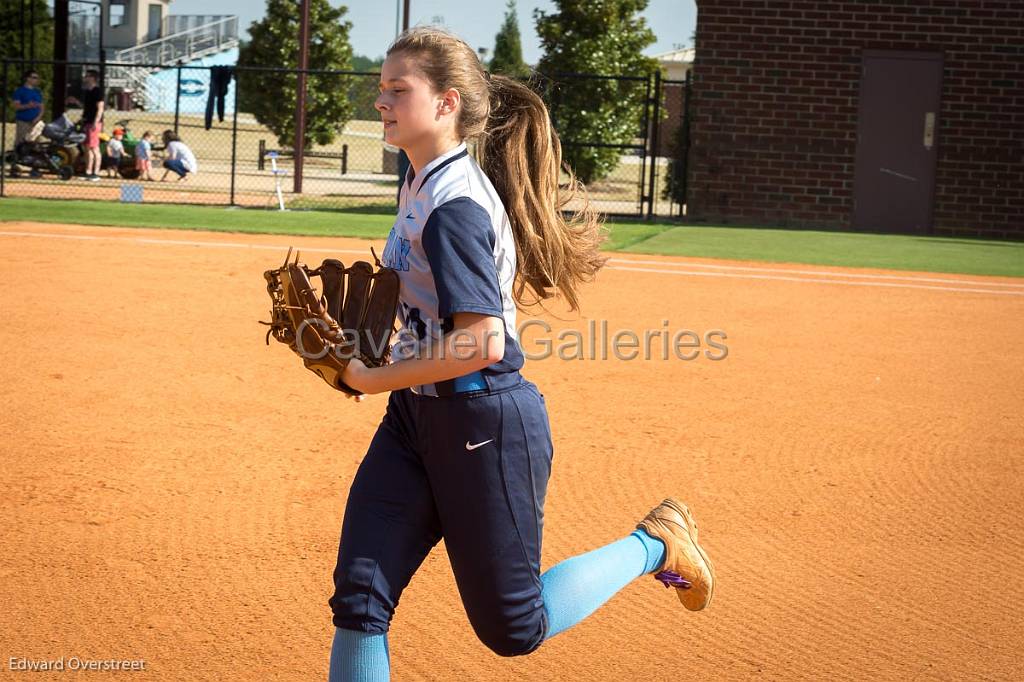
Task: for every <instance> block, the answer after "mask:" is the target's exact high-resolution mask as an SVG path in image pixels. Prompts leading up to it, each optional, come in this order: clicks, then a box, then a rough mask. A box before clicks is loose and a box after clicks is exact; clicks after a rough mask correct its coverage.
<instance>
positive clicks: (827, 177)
mask: <svg viewBox="0 0 1024 682" xmlns="http://www.w3.org/2000/svg"><path fill="white" fill-rule="evenodd" d="M696 2H697V10H698V11H697V45H696V48H697V49H696V62H695V66H694V75H695V80H694V82H695V87H694V124H693V133H692V143H693V148H692V152H691V157H690V173H691V175H690V194H689V205H688V213H689V215H690V217H691V218H693V219H696V220H703V221H714V222H731V223H749V224H771V225H788V226H794V227H828V228H837V229H854V230H870V231H884V232H906V233H921V234H936V235H984V236H989V237H1011V238H1016V239H1021V238H1024V2H1022V1H1020V0H1002V1H996V0H974V1H970V0H857V1H852V0H851V1H848V2H843V1H841V0H813V1H812V0H780V1H772V0H696Z"/></svg>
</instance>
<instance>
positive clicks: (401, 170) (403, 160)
mask: <svg viewBox="0 0 1024 682" xmlns="http://www.w3.org/2000/svg"><path fill="white" fill-rule="evenodd" d="M402 10H403V11H402V30H403V31H408V30H409V0H404V1H403V6H402ZM408 172H409V156H408V155H407V154H406V153H405V150H404V149H399V150H398V196H399V197H401V196H402V183H403V182H405V176H406V175H407V174H408ZM396 202H397V199H396Z"/></svg>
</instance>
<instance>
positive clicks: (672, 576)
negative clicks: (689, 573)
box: [654, 571, 693, 590]
mask: <svg viewBox="0 0 1024 682" xmlns="http://www.w3.org/2000/svg"><path fill="white" fill-rule="evenodd" d="M654 578H655V580H660V581H661V582H662V583H664V584H665V587H677V588H679V589H680V590H688V589H690V588H691V587H693V585H691V584H690V581H689V580H687V579H686V578H684V577H683V576H681V575H679V574H678V573H676V572H675V571H660V572H658V573H656V574H655V575H654Z"/></svg>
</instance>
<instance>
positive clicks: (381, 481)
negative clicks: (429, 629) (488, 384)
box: [329, 379, 553, 656]
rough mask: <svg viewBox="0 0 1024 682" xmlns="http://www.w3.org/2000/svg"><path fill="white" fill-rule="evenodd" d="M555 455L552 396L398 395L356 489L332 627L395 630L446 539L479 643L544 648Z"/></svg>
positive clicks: (523, 391)
mask: <svg viewBox="0 0 1024 682" xmlns="http://www.w3.org/2000/svg"><path fill="white" fill-rule="evenodd" d="M552 453H553V450H552V444H551V430H550V427H549V424H548V416H547V410H546V407H545V405H544V398H543V396H542V395H541V394H540V392H539V391H538V390H537V387H536V386H535V385H534V384H533V383H531V382H529V381H526V380H525V379H524V380H522V382H521V383H519V384H518V385H516V386H514V387H512V388H508V389H504V390H501V391H499V392H495V393H485V392H480V391H476V392H473V393H464V394H455V395H453V396H447V397H440V398H436V397H430V396H420V395H416V394H414V393H412V392H411V391H410V390H408V389H405V390H401V391H395V392H393V393H392V394H391V397H390V399H389V401H388V408H387V413H386V414H385V415H384V419H383V420H382V422H381V424H380V426H379V427H378V429H377V433H376V434H375V435H374V437H373V441H372V442H371V443H370V447H369V450H368V452H367V453H366V457H365V458H364V459H363V461H362V464H360V466H359V470H358V471H357V472H356V476H355V479H354V480H353V481H352V487H351V489H350V491H349V496H348V503H347V505H346V507H345V519H344V522H343V523H342V529H341V542H340V545H339V548H338V563H337V566H336V567H335V569H334V590H335V591H334V595H333V596H332V597H331V599H330V602H329V603H330V605H331V609H332V611H333V612H334V618H333V620H334V625H335V626H337V627H339V628H345V629H350V630H359V631H362V632H373V633H383V632H387V630H388V626H389V624H390V622H391V618H392V616H393V615H394V612H395V608H396V607H397V606H398V600H399V597H400V596H401V594H402V590H403V589H404V588H405V586H406V585H408V584H409V580H410V579H411V578H412V575H413V573H415V572H416V569H417V568H419V566H420V564H421V563H422V562H423V559H424V558H425V557H426V556H427V554H428V553H429V552H430V550H431V548H432V547H433V546H434V545H436V544H437V542H438V541H439V540H440V539H441V538H442V537H443V538H444V541H445V547H446V549H447V550H448V558H449V561H450V562H451V566H452V571H453V572H454V574H455V581H456V583H457V585H458V588H459V594H460V595H461V597H462V602H463V605H464V606H465V609H466V614H467V615H468V616H469V620H470V623H471V624H472V626H473V629H474V630H475V632H476V634H477V636H478V637H479V638H480V640H481V641H482V642H483V643H484V644H485V645H486V646H487V647H488V648H490V649H491V650H492V651H494V652H495V653H497V654H499V655H502V656H516V655H521V654H527V653H530V652H531V651H533V650H534V649H536V648H537V647H538V646H540V644H541V642H542V641H544V637H545V635H546V633H547V627H548V623H547V616H546V614H545V612H544V608H543V606H544V602H543V600H542V599H541V582H540V548H541V535H542V530H543V523H544V495H545V492H546V490H547V482H548V478H549V477H550V475H551V458H552Z"/></svg>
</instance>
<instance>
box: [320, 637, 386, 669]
mask: <svg viewBox="0 0 1024 682" xmlns="http://www.w3.org/2000/svg"><path fill="white" fill-rule="evenodd" d="M390 655H391V652H390V651H389V650H388V635H387V633H383V634H376V633H370V632H359V631H357V630H345V629H344V628H335V629H334V644H332V645H331V672H330V677H329V682H388V680H390V679H391V662H390V660H391V659H390Z"/></svg>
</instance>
